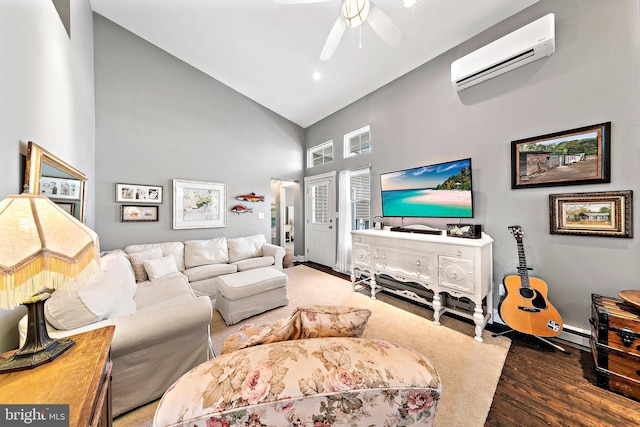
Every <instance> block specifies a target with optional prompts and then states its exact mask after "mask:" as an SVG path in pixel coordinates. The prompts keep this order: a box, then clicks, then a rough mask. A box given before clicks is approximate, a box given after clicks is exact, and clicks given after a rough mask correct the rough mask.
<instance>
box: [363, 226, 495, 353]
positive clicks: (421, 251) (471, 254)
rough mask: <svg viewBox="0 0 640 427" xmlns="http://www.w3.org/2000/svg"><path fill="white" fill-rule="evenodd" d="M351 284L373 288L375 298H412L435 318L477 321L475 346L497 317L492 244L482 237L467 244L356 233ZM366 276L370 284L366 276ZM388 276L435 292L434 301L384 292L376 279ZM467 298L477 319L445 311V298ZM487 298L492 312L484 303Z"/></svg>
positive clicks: (387, 233) (404, 292)
mask: <svg viewBox="0 0 640 427" xmlns="http://www.w3.org/2000/svg"><path fill="white" fill-rule="evenodd" d="M351 237H352V241H353V268H352V271H351V283H352V286H353V289H354V290H355V289H356V285H358V284H361V283H363V282H364V284H367V285H369V286H370V287H371V298H374V299H375V297H376V290H377V289H384V290H385V291H388V292H392V293H395V294H398V295H401V296H403V297H406V298H410V299H412V300H414V301H418V302H421V303H423V304H427V305H429V306H431V307H433V318H434V323H435V324H436V325H440V316H441V315H442V314H444V313H445V312H448V311H449V312H452V313H455V314H457V315H459V316H463V317H466V318H469V319H472V320H473V321H474V323H475V325H476V328H475V332H476V335H475V338H474V339H475V340H476V341H479V342H482V330H483V329H484V327H485V325H486V324H487V322H488V321H489V319H490V318H491V314H492V312H493V294H492V290H493V239H492V238H491V237H490V236H488V235H486V234H484V233H482V237H481V238H479V239H465V238H460V237H448V236H445V235H432V234H422V233H407V232H398V231H386V230H354V231H352V232H351ZM362 273H367V275H368V277H367V278H366V279H361V274H362ZM380 274H385V275H388V276H390V277H391V278H393V279H394V280H397V281H400V282H413V283H417V284H418V285H419V286H422V287H424V288H425V289H428V290H431V291H432V292H433V301H429V300H427V299H426V298H423V297H421V296H419V295H417V294H416V293H414V292H411V291H408V290H398V289H391V288H388V287H384V286H382V285H380V284H378V283H377V281H376V276H377V275H380ZM442 292H446V293H447V294H449V295H451V296H452V297H455V298H462V297H464V298H468V299H469V300H471V301H472V302H473V303H474V304H475V308H474V312H473V314H470V313H468V312H464V311H461V310H456V309H455V308H450V307H444V306H443V304H442V301H441V296H440V294H441V293H442ZM485 297H486V299H487V301H486V307H487V310H486V311H484V310H483V305H482V301H483V299H484V298H485Z"/></svg>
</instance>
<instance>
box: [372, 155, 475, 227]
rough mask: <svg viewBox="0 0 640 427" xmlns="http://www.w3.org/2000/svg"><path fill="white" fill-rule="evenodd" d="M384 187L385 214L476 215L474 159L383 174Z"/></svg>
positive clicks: (383, 202)
mask: <svg viewBox="0 0 640 427" xmlns="http://www.w3.org/2000/svg"><path fill="white" fill-rule="evenodd" d="M380 187H381V189H382V210H383V212H382V214H383V216H389V217H393V216H395V217H447V218H453V217H458V218H470V217H472V216H473V203H472V197H471V159H463V160H456V161H452V162H447V163H439V164H436V165H429V166H422V167H417V168H413V169H407V170H402V171H397V172H389V173H385V174H381V175H380Z"/></svg>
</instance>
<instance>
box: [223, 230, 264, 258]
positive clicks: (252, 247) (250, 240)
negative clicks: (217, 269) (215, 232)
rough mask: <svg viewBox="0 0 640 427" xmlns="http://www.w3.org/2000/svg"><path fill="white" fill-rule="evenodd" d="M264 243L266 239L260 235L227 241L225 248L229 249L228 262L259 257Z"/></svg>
mask: <svg viewBox="0 0 640 427" xmlns="http://www.w3.org/2000/svg"><path fill="white" fill-rule="evenodd" d="M265 243H266V239H265V237H264V235H262V234H256V235H253V236H247V237H236V238H233V239H228V240H227V246H228V248H229V262H236V261H240V260H243V259H247V258H255V257H261V256H262V245H264V244H265Z"/></svg>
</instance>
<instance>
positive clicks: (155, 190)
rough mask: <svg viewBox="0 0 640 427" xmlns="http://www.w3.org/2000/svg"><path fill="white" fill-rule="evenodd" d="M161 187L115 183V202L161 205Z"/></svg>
mask: <svg viewBox="0 0 640 427" xmlns="http://www.w3.org/2000/svg"><path fill="white" fill-rule="evenodd" d="M162 189H163V188H162V186H161V185H142V184H121V183H116V202H124V203H126V202H129V203H131V202H134V203H158V204H160V203H162V196H163V194H162V193H163V191H162Z"/></svg>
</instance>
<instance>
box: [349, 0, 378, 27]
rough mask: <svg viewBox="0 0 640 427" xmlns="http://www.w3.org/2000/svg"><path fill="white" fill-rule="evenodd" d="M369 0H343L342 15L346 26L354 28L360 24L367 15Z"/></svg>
mask: <svg viewBox="0 0 640 427" xmlns="http://www.w3.org/2000/svg"><path fill="white" fill-rule="evenodd" d="M370 7H371V5H370V4H369V0H343V2H342V17H343V18H344V20H345V22H346V23H347V27H349V28H356V27H358V26H360V25H362V24H363V23H364V21H365V19H367V15H369V9H370Z"/></svg>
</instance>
